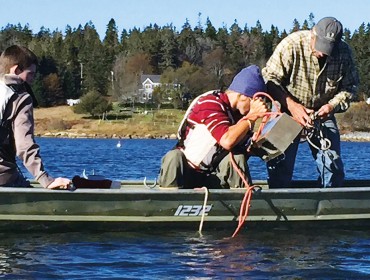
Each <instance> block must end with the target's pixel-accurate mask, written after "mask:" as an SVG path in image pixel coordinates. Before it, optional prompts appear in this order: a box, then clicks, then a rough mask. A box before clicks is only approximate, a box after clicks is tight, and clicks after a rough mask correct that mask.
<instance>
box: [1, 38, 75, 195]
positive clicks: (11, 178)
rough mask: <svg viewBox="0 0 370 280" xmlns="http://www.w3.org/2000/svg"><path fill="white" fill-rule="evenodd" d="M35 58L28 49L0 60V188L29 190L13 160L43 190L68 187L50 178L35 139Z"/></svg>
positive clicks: (16, 50)
mask: <svg viewBox="0 0 370 280" xmlns="http://www.w3.org/2000/svg"><path fill="white" fill-rule="evenodd" d="M37 63H38V62H37V57H36V55H35V54H34V53H33V52H31V51H30V50H29V49H27V48H25V47H20V46H16V45H14V46H11V47H8V48H7V49H6V50H4V51H3V53H2V54H1V56H0V186H2V187H12V186H15V187H29V186H30V182H29V181H27V180H26V179H25V178H24V177H23V175H22V173H21V172H20V170H19V168H18V166H17V164H16V159H15V158H16V156H18V157H19V158H20V159H21V160H22V161H23V164H24V166H25V167H26V168H27V169H28V171H29V172H30V173H31V174H32V175H33V176H34V177H35V179H36V180H37V181H38V182H39V183H40V184H41V185H42V186H43V187H45V188H50V189H52V188H63V189H66V188H68V187H69V186H70V184H71V181H70V180H69V179H67V178H56V179H54V178H52V177H50V176H49V175H48V173H47V172H46V171H45V169H44V165H43V163H42V160H41V157H40V148H39V146H38V145H37V144H36V142H35V139H34V119H33V100H32V96H31V93H29V91H30V87H29V86H28V85H29V84H32V82H33V80H34V77H35V73H36V67H37Z"/></svg>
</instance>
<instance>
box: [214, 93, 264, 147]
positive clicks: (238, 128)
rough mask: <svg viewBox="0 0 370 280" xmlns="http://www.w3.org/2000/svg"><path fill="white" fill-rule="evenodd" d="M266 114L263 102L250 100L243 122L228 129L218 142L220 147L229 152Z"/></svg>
mask: <svg viewBox="0 0 370 280" xmlns="http://www.w3.org/2000/svg"><path fill="white" fill-rule="evenodd" d="M266 112H267V107H266V104H265V102H264V101H262V100H260V99H251V104H250V111H249V113H248V114H247V115H246V116H245V118H244V119H243V120H241V121H239V122H237V123H236V124H234V125H232V126H230V127H229V129H228V130H227V131H226V132H225V133H224V135H223V136H222V137H221V139H220V141H219V143H220V145H221V146H222V147H223V148H224V149H226V150H231V149H232V148H233V147H235V146H236V145H237V144H238V143H239V142H240V141H242V140H243V139H244V138H245V136H246V135H247V133H248V132H249V131H250V130H252V129H253V126H254V123H255V121H256V120H257V119H258V118H262V117H263V116H264V115H265V113H266Z"/></svg>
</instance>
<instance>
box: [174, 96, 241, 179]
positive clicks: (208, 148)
mask: <svg viewBox="0 0 370 280" xmlns="http://www.w3.org/2000/svg"><path fill="white" fill-rule="evenodd" d="M219 94H220V92H219V91H208V92H206V93H203V94H201V95H199V96H198V97H197V98H195V99H194V100H193V102H192V103H191V104H190V106H189V108H188V109H187V111H186V113H185V115H184V118H183V119H182V122H181V124H180V126H179V129H178V132H177V138H178V144H177V147H178V148H179V149H180V150H181V151H182V152H183V153H184V155H185V157H186V159H187V161H188V163H189V165H190V166H192V167H193V168H194V169H196V170H199V171H202V172H212V171H214V170H215V168H216V167H217V166H218V164H219V163H220V161H221V160H222V159H223V158H224V157H225V156H226V155H227V154H228V153H229V151H228V150H225V149H224V148H223V147H222V146H221V145H220V144H218V143H217V141H216V139H215V138H214V137H213V136H212V134H211V132H210V131H209V130H208V127H207V125H206V124H203V123H197V124H191V123H189V121H188V116H189V115H190V113H191V111H192V109H193V107H194V106H195V105H196V104H197V102H198V100H199V99H200V98H202V97H204V96H208V95H216V96H217V95H219ZM228 109H229V108H226V111H227V114H228V115H229V117H230V120H231V122H232V124H234V123H235V122H234V119H233V116H232V114H231V111H230V110H228ZM188 128H189V131H188V134H187V135H186V131H187V129H188Z"/></svg>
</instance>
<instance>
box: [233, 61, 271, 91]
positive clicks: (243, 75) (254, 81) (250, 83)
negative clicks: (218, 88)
mask: <svg viewBox="0 0 370 280" xmlns="http://www.w3.org/2000/svg"><path fill="white" fill-rule="evenodd" d="M229 90H232V91H236V92H238V93H240V94H243V95H245V96H248V97H253V95H254V94H255V93H256V92H266V85H265V81H264V80H263V78H262V75H261V71H260V69H259V67H258V66H257V65H251V66H248V67H246V68H244V69H243V70H241V71H240V72H239V73H238V74H236V76H235V77H234V79H233V81H232V82H231V85H230V86H229Z"/></svg>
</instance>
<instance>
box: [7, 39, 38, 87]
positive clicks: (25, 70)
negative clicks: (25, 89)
mask: <svg viewBox="0 0 370 280" xmlns="http://www.w3.org/2000/svg"><path fill="white" fill-rule="evenodd" d="M37 64H38V60H37V56H36V55H35V54H34V53H33V52H32V51H30V50H29V49H27V48H25V47H21V46H17V45H13V46H10V47H8V48H7V49H5V50H4V51H3V52H2V54H1V56H0V75H5V74H15V75H18V76H19V77H20V78H21V79H22V80H23V81H25V82H27V83H29V84H32V82H33V80H34V78H35V74H36V68H37Z"/></svg>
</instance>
